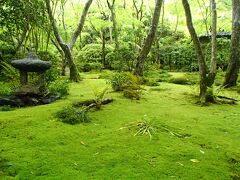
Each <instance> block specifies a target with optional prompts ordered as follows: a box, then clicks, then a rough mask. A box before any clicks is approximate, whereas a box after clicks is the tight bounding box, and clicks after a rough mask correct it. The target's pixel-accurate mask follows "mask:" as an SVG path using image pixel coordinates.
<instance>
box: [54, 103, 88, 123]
mask: <svg viewBox="0 0 240 180" xmlns="http://www.w3.org/2000/svg"><path fill="white" fill-rule="evenodd" d="M87 113H88V109H87V108H86V107H82V108H81V109H75V108H73V107H71V106H66V107H64V108H63V109H61V110H59V111H58V112H57V113H56V117H57V118H59V120H60V121H62V122H64V123H67V124H71V125H74V124H79V123H87V122H90V118H89V117H88V114H87Z"/></svg>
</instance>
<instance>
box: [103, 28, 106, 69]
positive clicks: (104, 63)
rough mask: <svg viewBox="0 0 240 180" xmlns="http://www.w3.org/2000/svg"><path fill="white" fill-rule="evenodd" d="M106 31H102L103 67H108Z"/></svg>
mask: <svg viewBox="0 0 240 180" xmlns="http://www.w3.org/2000/svg"><path fill="white" fill-rule="evenodd" d="M105 34H106V31H105V29H104V30H103V31H102V64H103V68H105V67H106V35H105Z"/></svg>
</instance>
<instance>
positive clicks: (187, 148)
mask: <svg viewBox="0 0 240 180" xmlns="http://www.w3.org/2000/svg"><path fill="white" fill-rule="evenodd" d="M97 76H98V75H97V74H88V75H84V80H83V81H82V82H81V83H79V84H71V90H70V95H68V96H67V97H66V98H63V99H61V100H58V101H56V102H55V103H53V104H49V105H43V106H37V107H28V108H20V109H15V110H13V111H6V112H5V111H4V112H3V111H1V112H0V133H1V134H0V179H71V180H73V179H207V180H210V179H217V180H221V179H222V180H225V179H240V105H217V104H215V105H210V106H205V107H201V106H199V105H197V104H195V99H194V98H193V96H192V94H193V93H194V92H195V88H193V87H191V86H189V85H176V84H170V83H160V85H159V86H156V87H148V86H145V87H143V88H144V90H143V96H142V99H141V100H140V101H136V100H129V99H126V98H124V97H123V96H122V94H121V93H117V92H111V91H110V92H109V93H108V94H107V95H106V97H112V98H114V102H113V103H111V104H108V105H105V106H104V107H103V108H102V110H100V111H94V110H93V111H91V112H90V113H89V115H90V117H91V122H90V123H86V124H79V125H68V124H64V123H62V122H59V121H58V120H57V119H56V118H55V117H54V114H55V113H56V112H57V111H58V110H60V109H61V108H62V107H64V106H67V105H71V104H72V103H73V102H75V101H78V100H86V99H91V98H93V92H92V89H93V88H99V87H100V89H101V88H103V87H104V86H107V84H106V81H105V80H104V79H97ZM225 93H229V94H230V93H231V95H232V96H233V97H234V98H238V96H237V94H234V93H233V92H225ZM144 115H147V118H148V119H150V120H151V121H152V122H153V124H154V126H155V127H156V128H155V130H156V132H155V133H154V134H153V137H152V139H150V138H149V136H148V135H143V136H134V134H135V133H136V129H134V128H130V129H128V128H126V129H121V127H125V126H127V124H129V123H131V122H138V121H141V120H142V118H143V116H144ZM157 127H167V128H168V129H169V130H171V132H174V133H176V134H180V135H182V136H176V135H174V134H173V133H171V132H168V131H164V130H163V129H162V128H157Z"/></svg>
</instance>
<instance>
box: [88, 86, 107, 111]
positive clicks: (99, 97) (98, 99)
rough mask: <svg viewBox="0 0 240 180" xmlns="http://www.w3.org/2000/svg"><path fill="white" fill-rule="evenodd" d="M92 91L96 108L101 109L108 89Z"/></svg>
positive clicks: (94, 89)
mask: <svg viewBox="0 0 240 180" xmlns="http://www.w3.org/2000/svg"><path fill="white" fill-rule="evenodd" d="M92 91H93V94H94V102H95V107H96V109H101V106H102V101H103V98H104V96H105V94H106V93H107V91H108V87H105V88H104V89H102V90H100V89H98V88H93V89H92Z"/></svg>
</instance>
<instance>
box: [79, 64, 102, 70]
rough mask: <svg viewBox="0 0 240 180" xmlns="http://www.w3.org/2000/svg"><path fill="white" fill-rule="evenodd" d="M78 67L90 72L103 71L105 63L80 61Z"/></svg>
mask: <svg viewBox="0 0 240 180" xmlns="http://www.w3.org/2000/svg"><path fill="white" fill-rule="evenodd" d="M78 69H80V71H82V72H90V71H92V70H97V71H101V70H102V69H103V65H102V64H101V63H98V62H95V63H80V64H78Z"/></svg>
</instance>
